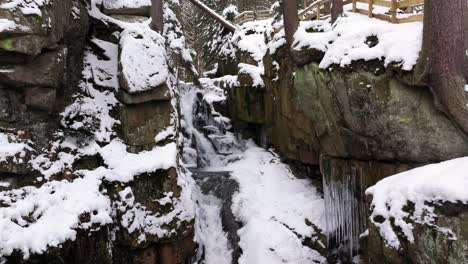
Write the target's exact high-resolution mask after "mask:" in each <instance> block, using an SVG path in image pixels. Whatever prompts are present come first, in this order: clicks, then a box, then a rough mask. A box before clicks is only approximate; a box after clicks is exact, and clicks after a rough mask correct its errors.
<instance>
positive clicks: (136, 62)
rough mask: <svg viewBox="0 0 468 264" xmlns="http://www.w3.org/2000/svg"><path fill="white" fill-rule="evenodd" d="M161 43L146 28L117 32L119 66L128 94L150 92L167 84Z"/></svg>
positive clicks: (164, 55) (156, 36)
mask: <svg viewBox="0 0 468 264" xmlns="http://www.w3.org/2000/svg"><path fill="white" fill-rule="evenodd" d="M164 42H165V40H164V38H163V37H162V36H161V35H160V34H159V33H157V32H156V31H153V30H151V29H150V28H149V26H148V25H141V27H130V28H128V29H126V30H124V31H123V32H122V33H121V40H120V46H121V53H120V63H121V65H122V74H123V76H124V77H125V80H126V82H127V86H128V91H129V92H130V93H139V92H144V91H147V90H151V89H154V88H156V87H158V86H160V85H161V84H163V83H165V82H166V81H167V78H168V76H169V69H168V66H167V59H166V49H165V47H164Z"/></svg>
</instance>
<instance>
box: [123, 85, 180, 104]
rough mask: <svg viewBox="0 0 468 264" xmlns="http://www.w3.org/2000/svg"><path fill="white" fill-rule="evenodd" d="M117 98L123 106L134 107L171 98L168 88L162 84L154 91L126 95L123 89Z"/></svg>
mask: <svg viewBox="0 0 468 264" xmlns="http://www.w3.org/2000/svg"><path fill="white" fill-rule="evenodd" d="M118 98H119V100H120V101H121V102H122V103H124V104H127V105H134V104H142V103H146V102H151V101H170V100H171V98H172V97H171V93H170V91H169V87H167V84H166V83H164V84H163V85H161V86H159V87H156V88H155V89H152V90H148V91H143V92H140V93H133V94H130V93H128V92H127V91H126V90H125V89H119V93H118Z"/></svg>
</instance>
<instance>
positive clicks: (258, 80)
mask: <svg viewBox="0 0 468 264" xmlns="http://www.w3.org/2000/svg"><path fill="white" fill-rule="evenodd" d="M238 67H239V74H248V75H250V77H252V81H253V84H252V86H254V87H264V86H265V83H264V82H263V78H262V76H263V75H264V72H265V69H264V67H263V66H258V67H257V66H255V65H251V64H246V63H239V64H238Z"/></svg>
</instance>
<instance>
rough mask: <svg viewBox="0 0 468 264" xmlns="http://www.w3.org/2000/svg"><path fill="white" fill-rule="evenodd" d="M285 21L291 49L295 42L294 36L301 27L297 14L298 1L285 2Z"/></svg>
mask: <svg viewBox="0 0 468 264" xmlns="http://www.w3.org/2000/svg"><path fill="white" fill-rule="evenodd" d="M283 20H284V32H285V34H286V41H287V42H288V45H289V46H290V47H291V46H292V45H293V41H294V34H295V33H296V31H297V28H298V26H299V16H298V12H297V1H296V0H283Z"/></svg>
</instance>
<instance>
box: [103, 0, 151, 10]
mask: <svg viewBox="0 0 468 264" xmlns="http://www.w3.org/2000/svg"><path fill="white" fill-rule="evenodd" d="M103 4H104V8H106V9H120V8H139V7H147V6H151V1H150V0H103Z"/></svg>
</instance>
